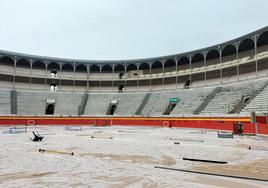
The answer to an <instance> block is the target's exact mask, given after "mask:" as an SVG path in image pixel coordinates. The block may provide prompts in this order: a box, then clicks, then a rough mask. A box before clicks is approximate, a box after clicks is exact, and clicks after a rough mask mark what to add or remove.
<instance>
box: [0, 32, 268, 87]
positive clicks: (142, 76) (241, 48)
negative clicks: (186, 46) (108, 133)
mask: <svg viewBox="0 0 268 188" xmlns="http://www.w3.org/2000/svg"><path fill="white" fill-rule="evenodd" d="M267 60H268V27H265V28H262V29H260V30H257V31H255V32H252V33H250V34H247V35H245V36H242V37H240V38H237V39H234V40H231V41H228V42H225V43H222V44H218V45H214V46H211V47H208V48H203V49H200V50H195V51H191V52H187V53H181V54H174V55H170V56H162V57H154V58H146V59H135V60H114V61H97V60H96V61H90V60H76V59H63V58H52V57H42V56H35V55H27V54H21V53H14V52H7V51H0V87H2V88H19V89H31V90H35V89H38V90H40V89H41V90H48V89H49V86H51V85H52V86H57V89H58V90H61V91H89V92H118V90H126V91H148V90H163V89H165V90H168V89H179V88H184V87H197V86H201V87H202V86H206V85H221V84H225V83H228V82H235V81H241V80H245V79H256V78H259V77H264V76H267V75H268V62H267Z"/></svg>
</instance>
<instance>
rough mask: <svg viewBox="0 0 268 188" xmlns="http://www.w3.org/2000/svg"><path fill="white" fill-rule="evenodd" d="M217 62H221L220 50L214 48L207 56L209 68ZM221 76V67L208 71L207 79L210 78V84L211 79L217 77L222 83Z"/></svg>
mask: <svg viewBox="0 0 268 188" xmlns="http://www.w3.org/2000/svg"><path fill="white" fill-rule="evenodd" d="M217 64H220V53H219V51H218V50H216V49H212V50H210V51H209V52H208V53H207V56H206V65H207V69H210V67H209V66H215V65H217ZM220 78H221V70H220V69H218V70H212V71H207V72H206V79H207V80H208V81H207V84H208V85H210V84H209V80H212V79H215V80H217V82H218V83H220ZM213 82H214V81H213Z"/></svg>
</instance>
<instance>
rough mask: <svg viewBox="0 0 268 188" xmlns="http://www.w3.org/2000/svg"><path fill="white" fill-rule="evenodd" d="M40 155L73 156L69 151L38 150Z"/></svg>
mask: <svg viewBox="0 0 268 188" xmlns="http://www.w3.org/2000/svg"><path fill="white" fill-rule="evenodd" d="M38 151H39V152H40V153H55V154H63V155H74V152H69V151H58V150H46V149H41V148H40V149H39V150H38Z"/></svg>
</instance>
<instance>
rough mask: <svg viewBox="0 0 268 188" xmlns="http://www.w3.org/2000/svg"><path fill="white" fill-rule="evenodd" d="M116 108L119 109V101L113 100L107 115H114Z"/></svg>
mask: <svg viewBox="0 0 268 188" xmlns="http://www.w3.org/2000/svg"><path fill="white" fill-rule="evenodd" d="M116 108H117V100H112V101H111V103H110V105H109V108H108V110H107V112H106V115H114V113H115V111H116Z"/></svg>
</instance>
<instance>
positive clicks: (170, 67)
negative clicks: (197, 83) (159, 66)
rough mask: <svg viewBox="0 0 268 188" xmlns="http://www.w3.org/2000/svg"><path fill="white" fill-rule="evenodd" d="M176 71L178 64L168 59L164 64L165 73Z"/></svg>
mask: <svg viewBox="0 0 268 188" xmlns="http://www.w3.org/2000/svg"><path fill="white" fill-rule="evenodd" d="M172 71H176V62H175V61H174V60H173V59H168V60H167V61H166V62H165V63H164V72H172Z"/></svg>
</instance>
